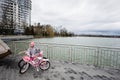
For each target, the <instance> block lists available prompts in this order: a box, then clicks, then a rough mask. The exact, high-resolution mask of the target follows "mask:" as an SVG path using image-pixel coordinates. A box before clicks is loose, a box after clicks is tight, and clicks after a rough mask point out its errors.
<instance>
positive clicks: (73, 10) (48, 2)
mask: <svg viewBox="0 0 120 80" xmlns="http://www.w3.org/2000/svg"><path fill="white" fill-rule="evenodd" d="M31 21H32V24H34V23H37V22H40V23H41V24H51V25H53V26H57V27H58V26H62V27H65V28H67V30H69V31H73V32H79V31H89V30H120V0H32V18H31Z"/></svg>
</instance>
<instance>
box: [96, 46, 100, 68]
mask: <svg viewBox="0 0 120 80" xmlns="http://www.w3.org/2000/svg"><path fill="white" fill-rule="evenodd" d="M96 66H99V47H97V65H96Z"/></svg>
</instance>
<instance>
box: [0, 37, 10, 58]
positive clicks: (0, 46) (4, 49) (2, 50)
mask: <svg viewBox="0 0 120 80" xmlns="http://www.w3.org/2000/svg"><path fill="white" fill-rule="evenodd" d="M9 54H11V51H10V48H9V47H8V45H7V44H6V43H4V42H3V41H2V40H1V39H0V59H1V58H4V57H6V56H7V55H9Z"/></svg>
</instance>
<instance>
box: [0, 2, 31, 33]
mask: <svg viewBox="0 0 120 80" xmlns="http://www.w3.org/2000/svg"><path fill="white" fill-rule="evenodd" d="M30 25H31V0H0V29H1V30H4V29H5V30H11V31H14V32H15V33H16V32H20V33H24V28H25V27H29V26H30Z"/></svg>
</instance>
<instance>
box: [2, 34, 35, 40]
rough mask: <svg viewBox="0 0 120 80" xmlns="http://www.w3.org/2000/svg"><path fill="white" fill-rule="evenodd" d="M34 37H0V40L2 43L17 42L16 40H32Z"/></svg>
mask: <svg viewBox="0 0 120 80" xmlns="http://www.w3.org/2000/svg"><path fill="white" fill-rule="evenodd" d="M33 38H34V37H33V36H32V35H30V36H28V35H14V36H11V35H7V36H5V35H0V39H1V40H3V41H18V40H27V39H33Z"/></svg>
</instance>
